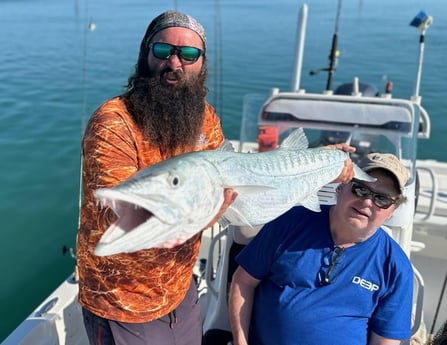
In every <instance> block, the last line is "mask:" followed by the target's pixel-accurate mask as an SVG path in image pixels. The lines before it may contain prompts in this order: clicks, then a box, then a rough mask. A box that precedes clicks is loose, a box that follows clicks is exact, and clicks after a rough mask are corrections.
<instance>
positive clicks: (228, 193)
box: [205, 188, 237, 229]
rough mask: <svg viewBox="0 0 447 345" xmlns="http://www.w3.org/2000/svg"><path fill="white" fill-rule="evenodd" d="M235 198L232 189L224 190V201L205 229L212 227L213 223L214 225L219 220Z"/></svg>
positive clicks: (235, 194) (235, 195)
mask: <svg viewBox="0 0 447 345" xmlns="http://www.w3.org/2000/svg"><path fill="white" fill-rule="evenodd" d="M236 197H237V193H236V192H235V191H234V190H233V189H232V188H225V189H224V201H223V203H222V206H221V207H220V210H219V212H217V214H216V216H215V217H214V218H213V220H212V221H211V222H210V223H209V224H208V225H207V226H206V227H205V229H206V228H209V227H210V226H213V225H214V223H216V222H217V221H218V220H219V219H220V217H222V216H223V214H224V213H225V211H226V210H227V209H228V207H230V205H231V204H232V203H233V201H234V200H235V199H236Z"/></svg>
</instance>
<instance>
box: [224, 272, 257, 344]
mask: <svg viewBox="0 0 447 345" xmlns="http://www.w3.org/2000/svg"><path fill="white" fill-rule="evenodd" d="M247 277H249V278H251V277H250V276H249V275H248V273H246V272H245V271H243V270H242V269H241V268H238V269H237V270H236V273H235V274H234V277H233V282H232V284H231V289H230V296H229V318H230V325H231V330H232V333H233V343H234V345H247V344H248V329H249V327H250V320H251V315H252V310H253V299H254V292H255V287H256V285H257V284H258V283H259V282H258V281H256V280H254V279H253V278H251V279H252V280H250V281H247Z"/></svg>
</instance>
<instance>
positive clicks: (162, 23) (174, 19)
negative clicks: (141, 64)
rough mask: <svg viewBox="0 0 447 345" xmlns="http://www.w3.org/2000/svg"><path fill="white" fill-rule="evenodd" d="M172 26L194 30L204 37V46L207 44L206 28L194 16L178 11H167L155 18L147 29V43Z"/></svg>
mask: <svg viewBox="0 0 447 345" xmlns="http://www.w3.org/2000/svg"><path fill="white" fill-rule="evenodd" d="M171 27H182V28H187V29H190V30H192V31H194V32H195V33H197V35H199V36H200V38H201V39H202V41H203V46H204V47H205V46H206V37H205V29H204V28H203V26H202V25H201V24H200V23H199V22H198V21H197V20H195V19H194V18H193V17H191V16H189V15H187V14H184V13H181V12H177V11H166V12H163V13H162V14H160V15H159V16H158V17H156V18H154V20H153V21H152V22H151V24H150V25H149V27H148V30H147V34H146V44H149V43H150V41H151V40H152V37H154V35H155V34H156V33H157V32H159V31H161V30H163V29H166V28H171Z"/></svg>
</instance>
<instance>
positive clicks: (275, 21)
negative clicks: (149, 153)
mask: <svg viewBox="0 0 447 345" xmlns="http://www.w3.org/2000/svg"><path fill="white" fill-rule="evenodd" d="M307 4H308V5H309V17H308V28H307V30H308V32H307V35H306V43H305V47H306V51H305V55H304V61H303V73H302V80H301V86H302V88H304V89H306V90H307V91H309V92H310V91H313V92H320V91H322V90H324V88H325V85H326V75H325V74H324V73H319V74H318V75H316V76H310V75H309V73H308V72H309V71H310V70H316V69H318V68H323V67H327V64H328V60H327V57H328V54H329V49H330V45H331V40H332V34H333V32H334V29H335V17H336V11H337V1H327V0H309V1H307ZM300 5H301V2H299V1H298V2H297V1H293V0H278V1H275V2H272V1H267V0H244V1H240V0H221V1H199V0H188V1H186V0H185V1H181V0H178V1H173V2H170V1H165V0H163V1H162V0H158V1H156V0H152V1H150V2H149V1H143V0H127V1H119V0H97V1H88V0H66V1H60V0H33V1H31V0H1V1H0V32H1V33H0V47H1V48H2V49H1V54H0V164H1V169H0V182H1V185H2V187H1V194H0V196H1V198H0V219H1V223H2V226H1V230H0V231H1V232H0V236H1V237H0V238H1V241H0V272H1V275H2V278H1V279H0V310H2V312H3V314H4V316H3V317H2V322H1V324H0V340H1V339H3V338H5V337H6V336H7V334H8V333H9V332H11V331H12V330H13V329H14V328H15V327H16V326H17V325H18V324H19V323H20V321H21V320H22V319H23V318H25V317H26V316H27V315H28V314H29V313H30V312H31V311H32V310H33V309H34V308H35V307H36V306H37V305H38V304H39V303H40V302H41V301H42V300H43V299H44V298H45V296H47V295H48V294H49V293H50V292H51V291H52V290H53V289H54V288H56V286H57V285H58V284H59V283H60V282H61V281H62V279H64V278H65V277H66V276H67V275H68V274H69V273H70V272H71V271H72V270H73V265H74V261H73V260H72V258H71V257H70V256H69V255H65V256H64V255H63V254H62V247H63V246H64V245H67V246H68V247H74V245H75V237H76V231H77V222H78V195H79V170H80V167H79V162H80V150H79V148H80V140H81V136H82V131H83V128H84V126H85V122H86V121H87V119H88V117H89V116H90V114H91V112H92V111H93V110H94V109H95V108H96V107H97V106H98V105H99V104H100V103H101V102H102V101H104V100H105V99H107V98H109V97H112V96H114V95H116V94H119V93H120V92H121V91H122V90H123V85H125V84H126V82H127V77H128V76H129V74H130V73H131V71H132V69H133V66H134V64H135V63H136V59H137V54H138V49H139V44H140V40H141V38H142V37H143V35H144V32H145V30H146V27H147V25H148V23H149V22H150V20H151V19H152V18H153V17H154V16H156V15H157V14H159V13H160V12H162V11H164V10H167V9H171V8H177V9H179V10H181V11H184V12H187V13H189V14H191V15H193V16H195V17H196V18H198V19H199V21H200V22H201V23H202V24H203V25H204V27H205V29H206V30H207V39H208V51H207V53H208V67H209V81H208V87H209V89H210V93H209V101H210V102H211V103H212V104H214V105H215V107H216V109H217V110H218V112H219V114H220V116H221V119H222V123H223V127H224V132H225V133H226V136H227V137H229V138H236V137H237V136H238V135H239V125H240V117H241V113H242V101H243V97H244V95H245V94H250V93H260V94H265V95H267V94H268V92H269V91H270V89H271V88H272V87H278V88H280V89H281V90H288V89H290V85H291V79H292V77H291V74H290V73H291V71H292V64H293V60H294V51H295V36H296V20H297V17H298V11H299V6H300ZM445 7H446V5H445V2H444V0H430V1H428V0H425V1H424V0H392V1H389V0H350V1H347V0H345V1H343V4H342V11H341V16H340V22H339V26H338V35H339V49H340V52H341V55H340V59H339V63H338V67H337V72H336V74H335V78H334V82H333V85H334V86H336V85H337V84H340V83H342V82H347V81H351V80H352V78H353V77H354V76H358V77H359V79H360V81H361V82H369V83H374V84H376V85H377V86H378V88H379V90H381V91H383V90H384V87H385V83H386V82H387V81H392V82H393V84H394V89H393V94H394V96H395V97H404V98H409V97H411V95H412V94H413V90H414V80H415V76H416V70H417V62H418V53H419V33H418V31H417V30H416V29H415V28H414V27H411V26H409V23H410V21H411V20H412V19H413V17H414V16H415V15H416V14H417V13H418V12H419V10H421V9H423V10H425V11H426V12H427V13H428V14H430V15H432V16H433V17H434V22H433V25H432V26H431V27H430V28H429V29H428V31H427V33H426V43H425V54H424V66H423V74H422V80H421V88H420V93H421V95H422V105H423V106H424V107H425V108H426V109H427V111H428V112H429V113H430V115H431V120H432V132H431V138H430V139H429V140H426V141H421V143H420V150H419V157H420V158H424V159H426V158H431V159H437V160H443V161H446V160H447V153H446V152H445V148H444V146H443V144H445V139H444V138H443V135H444V133H445V131H446V130H447V120H446V119H445V114H444V113H445V109H446V107H447V104H446V99H447V97H446V92H445V88H444V82H445V81H446V80H447V68H446V66H445V58H446V54H447V35H446V32H447V11H446V10H445ZM89 23H94V24H95V26H96V28H95V30H89V29H88V27H89Z"/></svg>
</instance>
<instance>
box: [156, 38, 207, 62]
mask: <svg viewBox="0 0 447 345" xmlns="http://www.w3.org/2000/svg"><path fill="white" fill-rule="evenodd" d="M152 54H154V56H155V57H156V58H157V59H160V60H168V59H169V58H170V57H171V56H172V55H177V56H178V57H179V59H180V60H181V61H182V62H183V63H185V64H192V63H194V62H196V61H197V60H198V59H199V57H200V56H201V55H204V52H203V50H201V49H199V48H196V47H189V46H174V45H172V44H169V43H163V42H155V43H153V44H152Z"/></svg>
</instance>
